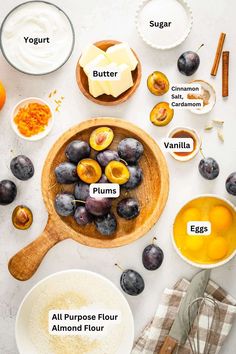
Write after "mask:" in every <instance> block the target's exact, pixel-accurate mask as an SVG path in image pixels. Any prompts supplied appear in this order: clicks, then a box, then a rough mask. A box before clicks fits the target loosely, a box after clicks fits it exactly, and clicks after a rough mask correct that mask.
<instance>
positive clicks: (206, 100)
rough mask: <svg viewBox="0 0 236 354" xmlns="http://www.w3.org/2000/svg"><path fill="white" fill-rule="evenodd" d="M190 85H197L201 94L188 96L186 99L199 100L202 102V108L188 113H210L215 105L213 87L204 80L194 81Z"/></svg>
mask: <svg viewBox="0 0 236 354" xmlns="http://www.w3.org/2000/svg"><path fill="white" fill-rule="evenodd" d="M191 83H195V84H199V85H200V86H201V92H200V93H198V94H188V99H194V100H196V99H200V100H202V101H203V107H202V108H193V109H191V110H190V111H191V112H192V113H195V114H206V113H209V112H211V110H212V109H213V107H214V106H215V103H216V92H215V89H214V87H213V86H212V85H211V84H209V83H208V82H206V81H204V80H194V81H192V82H191Z"/></svg>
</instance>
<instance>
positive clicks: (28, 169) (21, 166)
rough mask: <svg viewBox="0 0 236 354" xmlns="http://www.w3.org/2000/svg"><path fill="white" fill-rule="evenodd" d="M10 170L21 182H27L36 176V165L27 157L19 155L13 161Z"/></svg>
mask: <svg viewBox="0 0 236 354" xmlns="http://www.w3.org/2000/svg"><path fill="white" fill-rule="evenodd" d="M10 169H11V172H12V173H13V175H14V176H15V177H16V178H18V179H20V180H21V181H26V180H28V179H30V178H31V177H33V175H34V165H33V163H32V161H31V160H30V159H29V158H28V157H27V156H25V155H18V156H16V157H14V159H12V160H11V163H10Z"/></svg>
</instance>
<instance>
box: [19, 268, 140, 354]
mask: <svg viewBox="0 0 236 354" xmlns="http://www.w3.org/2000/svg"><path fill="white" fill-rule="evenodd" d="M58 310H65V311H71V313H72V312H73V313H74V312H75V311H76V312H78V311H79V312H80V314H81V315H82V314H84V315H85V314H86V313H90V314H91V315H95V314H96V313H101V314H102V313H103V314H105V313H106V314H109V313H110V314H111V315H112V314H115V313H116V314H119V317H118V318H117V321H113V320H110V321H109V320H107V321H106V322H105V323H102V322H101V321H98V316H97V318H96V321H95V322H96V327H98V326H99V327H100V326H102V325H104V330H102V331H100V329H99V328H97V329H96V331H94V332H92V331H86V332H85V331H83V332H81V331H80V330H79V328H78V331H73V332H66V331H64V335H63V333H62V332H55V333H57V334H54V335H53V333H51V334H50V331H49V325H50V322H49V316H50V314H49V312H50V311H58ZM56 322H57V323H58V325H61V324H62V323H61V321H56ZM86 323H88V324H89V323H91V326H92V325H93V322H92V321H88V320H87V319H86V318H83V320H81V321H79V322H78V321H71V326H74V325H76V327H77V326H78V325H80V324H81V325H82V327H83V328H82V329H85V324H86ZM63 324H64V325H67V324H69V325H70V323H66V322H64V323H63ZM15 336H16V344H17V347H18V351H19V354H45V353H48V354H52V353H69V352H70V353H71V354H73V353H78V352H79V353H82V352H83V353H89V354H104V353H109V354H124V353H130V352H131V350H132V346H133V340H134V321H133V315H132V312H131V309H130V307H129V304H128V302H127V300H126V299H125V297H124V295H123V294H122V293H121V291H120V290H119V289H118V288H117V287H116V286H115V285H114V284H113V283H112V282H111V281H110V280H108V279H106V278H105V277H103V276H101V275H99V274H97V273H93V272H90V271H87V270H75V269H74V270H73V269H72V270H66V271H62V272H59V273H55V274H52V275H50V276H48V277H47V278H45V279H43V280H41V281H40V282H39V283H37V284H36V285H35V286H34V287H33V288H32V289H31V290H30V291H29V292H28V294H27V295H26V296H25V298H24V299H23V301H22V303H21V305H20V307H19V310H18V313H17V316H16V324H15Z"/></svg>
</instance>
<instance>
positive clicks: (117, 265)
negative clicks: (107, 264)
mask: <svg viewBox="0 0 236 354" xmlns="http://www.w3.org/2000/svg"><path fill="white" fill-rule="evenodd" d="M115 266H116V267H118V268H119V269H120V270H121V271H122V272H124V269H123V268H121V266H120V265H119V264H118V263H115Z"/></svg>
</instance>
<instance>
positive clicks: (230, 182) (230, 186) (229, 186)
mask: <svg viewBox="0 0 236 354" xmlns="http://www.w3.org/2000/svg"><path fill="white" fill-rule="evenodd" d="M225 187H226V190H227V192H228V193H229V194H232V195H236V172H233V173H231V174H230V175H229V177H228V178H227V180H226V182H225Z"/></svg>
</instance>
